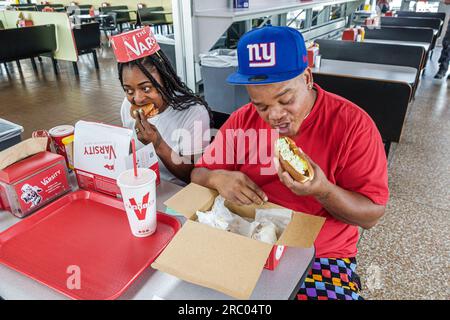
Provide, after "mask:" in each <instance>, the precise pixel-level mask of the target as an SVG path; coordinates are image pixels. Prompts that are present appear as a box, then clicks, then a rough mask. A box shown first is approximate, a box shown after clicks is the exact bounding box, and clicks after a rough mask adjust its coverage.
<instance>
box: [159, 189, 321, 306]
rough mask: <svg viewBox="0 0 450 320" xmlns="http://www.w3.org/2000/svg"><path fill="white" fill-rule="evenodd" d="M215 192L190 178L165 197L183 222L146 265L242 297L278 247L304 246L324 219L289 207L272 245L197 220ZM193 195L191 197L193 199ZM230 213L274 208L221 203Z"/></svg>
mask: <svg viewBox="0 0 450 320" xmlns="http://www.w3.org/2000/svg"><path fill="white" fill-rule="evenodd" d="M217 195H218V193H217V191H215V190H211V189H208V188H205V187H202V186H200V185H197V184H194V183H191V184H189V185H188V186H186V187H185V188H184V189H183V190H181V191H180V192H178V193H177V194H175V195H174V196H173V197H172V198H170V199H169V200H167V201H166V202H165V205H166V206H167V207H168V208H170V209H172V210H175V211H177V212H179V213H180V214H183V215H184V216H185V217H186V218H187V221H186V223H185V224H184V225H183V227H182V228H181V229H180V230H179V231H178V233H177V234H176V235H175V237H174V238H173V239H172V241H171V242H170V243H169V245H168V246H167V247H166V249H165V250H164V251H163V252H162V253H161V255H160V256H159V257H158V258H157V259H156V261H155V262H154V263H153V264H152V267H153V268H155V269H158V270H160V271H163V272H166V273H169V274H172V275H174V276H176V277H178V278H180V279H183V280H185V281H188V282H191V283H194V284H197V285H201V286H204V287H207V288H211V289H214V290H217V291H220V292H223V293H225V294H227V295H230V296H232V297H235V298H238V299H248V298H249V297H250V296H251V294H252V292H253V290H254V288H255V286H256V283H257V282H258V279H259V277H260V275H261V272H262V270H263V268H264V266H266V265H267V264H268V263H270V262H268V257H269V256H270V255H271V254H273V255H275V256H276V251H277V250H280V251H282V250H281V249H278V247H283V249H284V247H285V246H288V247H297V248H310V247H311V246H313V245H314V241H315V239H316V237H317V235H318V234H319V231H320V229H321V228H322V225H323V224H324V222H325V218H323V217H317V216H312V215H307V214H303V213H299V212H295V211H293V214H292V219H291V222H290V223H289V224H288V226H287V228H286V230H285V231H284V232H283V233H282V235H281V237H280V239H278V241H277V243H276V246H275V248H276V249H275V248H274V246H272V245H271V244H268V243H264V242H261V241H257V240H254V239H251V238H247V237H244V236H241V235H239V234H235V233H231V232H227V231H223V230H220V229H216V228H213V227H210V226H207V225H205V224H201V223H199V222H197V221H196V220H197V216H196V212H197V211H198V210H199V211H207V210H209V209H210V208H211V207H212V205H213V203H214V199H215V198H216V196H217ZM193 199H195V201H194V200H193ZM225 205H226V206H227V207H228V208H229V209H230V210H231V211H232V212H234V213H236V214H238V215H240V216H242V217H247V218H254V216H255V209H256V208H265V209H268V208H280V206H278V205H276V204H273V203H266V204H264V205H262V206H255V205H251V206H238V205H235V204H232V203H228V202H225Z"/></svg>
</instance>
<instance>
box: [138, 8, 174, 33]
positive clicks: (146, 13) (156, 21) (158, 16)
mask: <svg viewBox="0 0 450 320" xmlns="http://www.w3.org/2000/svg"><path fill="white" fill-rule="evenodd" d="M154 11H164V8H163V7H150V8H142V9H138V14H137V21H136V25H138V26H145V25H150V26H154V27H155V28H156V30H158V29H159V30H160V31H162V26H170V25H172V24H173V21H172V20H170V19H167V18H166V15H165V14H164V13H154ZM161 33H162V32H161Z"/></svg>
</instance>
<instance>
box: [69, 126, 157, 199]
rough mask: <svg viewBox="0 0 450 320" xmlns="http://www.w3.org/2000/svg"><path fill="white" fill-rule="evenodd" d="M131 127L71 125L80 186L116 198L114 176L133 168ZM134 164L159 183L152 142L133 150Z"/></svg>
mask: <svg viewBox="0 0 450 320" xmlns="http://www.w3.org/2000/svg"><path fill="white" fill-rule="evenodd" d="M132 136H133V132H132V130H131V129H128V128H123V127H117V126H112V125H108V124H103V123H96V122H87V121H78V122H77V123H76V124H75V140H74V167H75V172H76V174H77V179H78V184H79V186H80V188H83V189H88V190H94V191H98V192H102V193H106V194H109V195H112V196H115V197H120V189H119V187H118V186H117V184H116V179H117V177H118V176H119V174H121V173H122V172H123V171H125V170H128V169H132V168H133V160H132V154H131V139H132ZM136 156H137V163H138V167H140V168H150V169H152V170H154V171H155V173H156V175H157V181H156V183H157V184H158V183H159V179H160V177H159V166H158V157H157V155H156V152H155V149H154V147H153V145H152V144H148V145H147V146H145V147H144V148H142V149H140V150H138V151H137V152H136Z"/></svg>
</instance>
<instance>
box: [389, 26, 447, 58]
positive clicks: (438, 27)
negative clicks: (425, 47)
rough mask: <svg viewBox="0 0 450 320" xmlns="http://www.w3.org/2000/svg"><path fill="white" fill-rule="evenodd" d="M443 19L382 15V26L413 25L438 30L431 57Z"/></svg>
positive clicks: (432, 44) (432, 43)
mask: <svg viewBox="0 0 450 320" xmlns="http://www.w3.org/2000/svg"><path fill="white" fill-rule="evenodd" d="M442 23H443V22H442V20H441V19H439V18H410V17H381V19H380V25H381V27H412V28H431V29H434V30H437V33H436V35H434V37H433V41H432V42H431V46H430V52H431V54H430V59H431V57H432V56H433V49H434V47H435V46H436V40H437V38H438V34H439V30H440V29H441V28H442Z"/></svg>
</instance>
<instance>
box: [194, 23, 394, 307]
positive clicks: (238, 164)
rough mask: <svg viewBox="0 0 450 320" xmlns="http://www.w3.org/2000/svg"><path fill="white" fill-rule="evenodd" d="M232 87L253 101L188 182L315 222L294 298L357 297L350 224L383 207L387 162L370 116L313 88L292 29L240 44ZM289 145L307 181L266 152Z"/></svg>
mask: <svg viewBox="0 0 450 320" xmlns="http://www.w3.org/2000/svg"><path fill="white" fill-rule="evenodd" d="M238 62H239V67H238V71H237V72H236V73H234V74H232V75H231V76H230V77H229V78H228V82H229V83H231V84H239V85H246V88H247V91H248V93H249V96H250V98H251V103H249V104H247V105H245V106H243V107H241V108H240V109H238V110H237V111H235V112H234V113H233V114H232V115H231V116H230V118H229V119H228V120H227V121H226V122H225V124H224V125H223V126H222V128H221V129H220V130H219V132H218V134H217V135H216V137H215V140H214V141H213V142H212V144H211V145H210V146H209V147H208V148H207V149H206V150H205V153H204V155H203V157H202V158H201V159H200V160H199V161H198V163H197V164H196V168H195V169H194V170H193V171H192V174H191V180H192V182H195V183H198V184H201V185H204V186H206V187H209V188H213V189H216V190H218V192H219V193H220V194H221V195H222V196H223V197H224V198H225V199H227V200H229V201H233V202H236V203H238V204H250V203H258V204H259V203H261V202H263V201H271V202H274V203H277V204H279V205H281V206H284V207H286V208H290V209H293V210H295V211H300V212H305V213H308V214H313V215H318V216H323V217H325V218H326V222H325V224H324V226H323V228H322V230H321V231H320V233H319V235H318V237H317V239H316V242H315V248H316V260H315V263H314V264H313V268H312V270H311V271H310V274H309V276H308V277H307V279H306V280H305V283H304V284H303V286H302V288H301V289H300V291H299V294H298V298H300V299H307V298H313V299H361V297H360V296H359V288H360V284H359V278H358V276H357V275H356V274H355V273H354V271H355V268H356V260H355V256H356V254H357V249H356V244H357V242H358V236H359V235H358V226H361V227H363V228H365V229H368V228H371V227H373V226H374V225H375V224H376V223H377V221H378V220H379V219H380V218H381V217H382V216H383V214H384V211H385V205H386V203H387V201H388V197H389V191H388V184H387V164H386V155H385V151H384V147H383V143H382V140H381V136H380V134H379V132H378V130H377V128H376V126H375V124H374V122H373V121H372V119H371V118H370V117H369V116H368V115H367V114H366V113H365V112H364V111H363V110H361V109H360V108H359V107H358V106H356V105H355V104H353V103H351V102H350V101H348V100H346V99H344V98H342V97H339V96H336V95H334V94H332V93H329V92H327V91H325V90H322V89H321V88H320V87H319V86H318V85H316V84H314V83H313V77H312V73H311V70H310V69H309V68H308V65H307V55H306V48H305V43H304V40H303V37H302V35H301V33H300V32H298V31H297V30H295V29H292V28H289V27H274V26H266V27H263V28H260V29H255V30H252V31H250V32H248V33H246V34H245V35H244V36H243V37H242V38H241V40H240V41H239V44H238ZM280 135H281V136H288V137H290V138H292V139H293V140H294V141H295V143H296V144H297V146H299V147H300V148H301V149H302V150H303V151H304V152H305V153H306V154H307V155H308V157H309V159H310V162H311V164H312V166H313V169H314V172H315V175H314V178H313V180H311V181H308V182H306V183H299V182H296V181H295V180H294V179H293V178H292V177H291V176H290V175H289V174H288V173H287V172H285V171H283V170H282V169H281V167H280V165H279V162H278V159H277V158H276V157H275V155H274V143H275V141H276V139H277V138H278V137H279V136H280Z"/></svg>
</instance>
